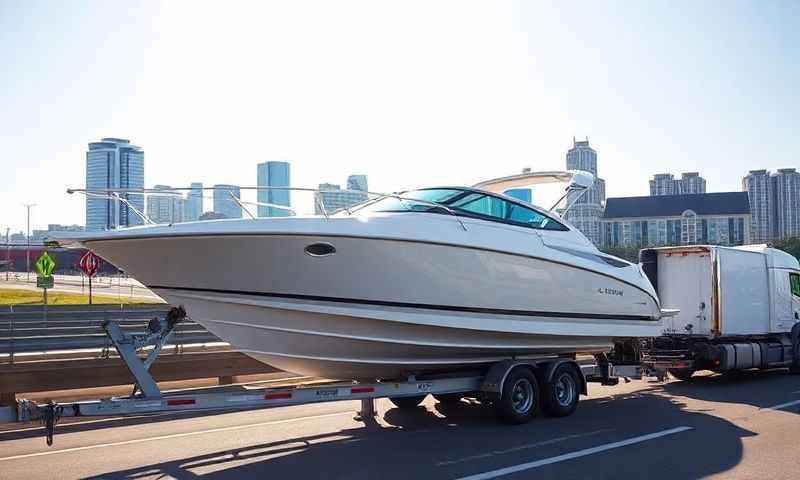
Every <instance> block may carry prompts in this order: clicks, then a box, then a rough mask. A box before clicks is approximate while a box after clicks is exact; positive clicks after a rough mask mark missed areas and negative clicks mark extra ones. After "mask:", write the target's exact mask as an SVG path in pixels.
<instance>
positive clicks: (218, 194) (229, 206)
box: [214, 184, 242, 218]
mask: <svg viewBox="0 0 800 480" xmlns="http://www.w3.org/2000/svg"><path fill="white" fill-rule="evenodd" d="M231 196H233V197H236V198H237V199H240V198H242V197H241V192H240V191H239V187H238V186H236V185H224V184H218V185H214V212H215V213H218V214H219V215H224V216H225V218H242V207H241V206H239V204H238V203H236V200H234V199H233V198H231Z"/></svg>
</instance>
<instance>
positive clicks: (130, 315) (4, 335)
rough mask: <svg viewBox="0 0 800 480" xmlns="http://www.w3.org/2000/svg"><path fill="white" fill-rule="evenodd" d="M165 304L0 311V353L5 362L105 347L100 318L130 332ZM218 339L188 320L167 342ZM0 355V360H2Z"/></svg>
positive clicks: (161, 311)
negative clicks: (23, 356)
mask: <svg viewBox="0 0 800 480" xmlns="http://www.w3.org/2000/svg"><path fill="white" fill-rule="evenodd" d="M168 309H169V306H168V305H164V306H163V307H162V306H148V307H134V308H120V309H117V308H113V307H112V308H111V309H109V308H108V306H92V307H90V306H87V305H83V306H73V307H70V308H63V307H58V308H52V307H51V308H50V309H49V310H48V314H47V321H45V320H44V319H43V310H42V308H41V307H38V308H37V307H25V308H19V307H18V308H15V309H14V311H13V312H11V311H7V312H6V311H0V355H2V356H3V357H5V358H6V359H7V361H8V362H9V363H13V361H14V356H15V355H17V354H22V353H32V352H58V351H66V350H79V349H101V350H102V349H109V348H111V349H112V350H113V348H112V346H111V342H110V341H109V339H108V338H107V336H106V334H105V331H104V330H103V326H102V325H103V322H105V321H106V320H113V321H115V322H117V323H118V324H119V325H120V327H121V328H122V329H123V330H124V331H127V332H130V333H141V332H143V331H144V329H145V326H146V325H147V322H148V321H149V319H151V318H153V317H155V316H161V315H164V314H165V313H166V311H167V310H168ZM219 341H220V340H219V339H218V338H217V337H215V336H214V335H212V334H211V333H209V332H208V331H207V330H206V329H205V328H203V327H202V326H201V325H199V324H198V323H196V322H193V321H191V320H187V321H184V322H182V323H180V324H178V325H177V326H176V329H175V333H174V334H173V337H172V338H171V340H170V344H171V345H181V344H198V343H213V342H219ZM3 357H0V362H3Z"/></svg>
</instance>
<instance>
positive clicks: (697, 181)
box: [650, 172, 706, 196]
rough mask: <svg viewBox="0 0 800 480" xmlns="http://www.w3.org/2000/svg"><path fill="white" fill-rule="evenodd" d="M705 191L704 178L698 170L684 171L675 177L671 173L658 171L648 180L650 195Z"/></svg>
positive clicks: (685, 193)
mask: <svg viewBox="0 0 800 480" xmlns="http://www.w3.org/2000/svg"><path fill="white" fill-rule="evenodd" d="M697 193H706V179H705V178H703V177H701V176H700V174H699V173H698V172H686V173H682V174H681V178H678V179H676V178H675V177H673V176H672V174H671V173H658V174H656V175H653V179H652V180H650V196H658V195H687V194H697Z"/></svg>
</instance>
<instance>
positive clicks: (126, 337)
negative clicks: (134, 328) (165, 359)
mask: <svg viewBox="0 0 800 480" xmlns="http://www.w3.org/2000/svg"><path fill="white" fill-rule="evenodd" d="M184 318H186V311H185V310H184V309H183V307H176V308H172V309H170V311H169V312H167V315H166V316H165V317H164V318H162V319H158V318H154V319H152V320H151V321H150V323H149V324H148V325H147V333H146V334H145V335H131V334H128V333H125V332H123V331H122V329H121V328H120V326H119V325H118V324H117V323H115V322H110V321H106V322H104V323H103V329H104V330H105V331H106V334H108V338H109V339H111V343H112V344H113V345H114V348H115V349H116V350H117V353H119V356H120V357H121V358H122V360H123V361H124V362H125V366H126V367H128V370H129V371H130V372H131V375H133V378H135V379H136V385H135V386H134V389H133V395H135V394H136V392H137V390H140V391H141V392H142V394H143V395H144V396H145V397H148V398H159V397H161V390H160V389H159V388H158V385H157V384H156V381H155V379H154V378H153V376H152V375H150V372H149V370H150V366H151V365H153V362H155V361H156V358H158V354H159V353H160V352H161V349H162V348H164V345H165V344H166V343H167V342H168V341H169V339H170V337H171V336H172V332H173V329H174V327H175V325H176V324H177V323H178V322H180V321H181V320H183V319H184ZM150 345H152V346H153V350H151V351H150V353H149V354H148V355H147V358H145V359H144V360H142V359H140V358H139V356H138V355H137V354H136V352H137V351H138V350H140V349H142V348H144V347H146V346H150Z"/></svg>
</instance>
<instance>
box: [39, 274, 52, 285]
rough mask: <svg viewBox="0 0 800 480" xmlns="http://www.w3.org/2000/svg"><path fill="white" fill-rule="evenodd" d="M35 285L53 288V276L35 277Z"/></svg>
mask: <svg viewBox="0 0 800 480" xmlns="http://www.w3.org/2000/svg"><path fill="white" fill-rule="evenodd" d="M36 286H37V287H38V288H53V276H52V275H51V276H49V277H36Z"/></svg>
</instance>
